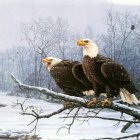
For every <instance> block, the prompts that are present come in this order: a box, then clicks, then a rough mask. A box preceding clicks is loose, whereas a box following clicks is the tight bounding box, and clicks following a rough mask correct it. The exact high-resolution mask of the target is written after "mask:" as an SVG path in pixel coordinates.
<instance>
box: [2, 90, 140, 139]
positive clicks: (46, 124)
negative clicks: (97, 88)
mask: <svg viewBox="0 0 140 140" xmlns="http://www.w3.org/2000/svg"><path fill="white" fill-rule="evenodd" d="M17 100H19V101H21V102H22V101H24V100H25V99H24V98H21V97H15V96H6V93H2V92H1V93H0V104H6V105H7V106H6V107H0V130H1V131H0V132H1V133H10V132H14V133H15V132H16V133H18V132H24V133H25V132H29V131H31V130H32V128H33V127H34V125H30V126H27V125H28V124H29V123H30V122H31V121H32V120H33V117H31V116H22V115H20V111H21V110H20V108H19V107H15V108H13V107H12V105H13V104H14V103H16V101H17ZM25 106H36V107H38V108H42V109H43V110H44V112H46V113H50V112H52V111H55V110H58V109H59V108H61V107H62V105H58V104H55V103H48V102H45V101H42V100H36V99H28V100H27V101H26V103H25ZM82 113H84V111H82V110H81V112H80V114H82ZM99 115H100V116H104V117H118V118H119V117H120V113H117V112H109V111H104V112H101V113H100V114H99ZM61 116H65V114H64V113H61V114H59V115H56V116H54V117H52V118H49V119H42V120H40V121H39V124H38V127H37V134H38V135H39V136H40V137H41V138H42V140H81V139H92V140H93V139H95V138H102V137H119V136H124V135H127V134H128V133H124V134H122V133H121V132H120V130H121V128H122V127H123V125H124V123H121V124H120V125H119V126H115V124H116V122H113V121H107V120H100V119H90V120H89V121H88V122H84V123H83V124H81V123H82V121H76V122H75V123H74V125H73V126H72V127H71V131H70V132H71V133H70V134H69V133H68V130H67V129H61V130H60V131H59V132H58V133H57V131H58V129H59V128H60V127H63V126H64V125H65V124H68V123H70V122H71V119H67V120H66V121H64V119H60V118H59V117H61ZM126 118H128V116H126ZM130 119H131V118H130ZM80 120H83V119H80ZM139 129H140V125H139V126H137V127H136V126H135V125H133V126H132V127H131V128H130V129H129V130H128V131H127V132H129V134H133V133H135V132H139ZM14 133H13V135H14Z"/></svg>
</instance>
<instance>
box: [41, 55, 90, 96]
mask: <svg viewBox="0 0 140 140" xmlns="http://www.w3.org/2000/svg"><path fill="white" fill-rule="evenodd" d="M42 62H43V63H44V64H45V67H46V69H47V70H48V71H49V72H50V74H51V76H52V77H53V79H54V80H55V82H56V84H57V85H58V86H59V87H60V88H61V89H62V90H63V91H64V93H65V94H67V95H70V96H77V97H83V96H84V95H90V94H93V91H92V89H93V86H92V83H91V82H90V81H89V80H88V79H87V78H86V76H85V75H84V72H83V69H82V64H80V63H79V62H78V61H70V60H61V59H58V58H54V57H47V58H44V59H42Z"/></svg>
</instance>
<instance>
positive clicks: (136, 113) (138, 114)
mask: <svg viewBox="0 0 140 140" xmlns="http://www.w3.org/2000/svg"><path fill="white" fill-rule="evenodd" d="M11 78H12V80H13V81H14V82H15V83H16V84H17V85H18V86H19V88H21V89H27V90H32V91H37V92H40V93H42V94H45V95H49V96H52V97H54V98H56V99H61V100H64V101H70V102H76V103H78V104H80V105H81V106H82V107H85V108H92V109H96V108H103V107H102V106H101V105H96V106H92V107H88V106H87V105H86V102H87V101H88V100H86V99H83V98H80V97H74V96H69V95H65V94H62V93H56V92H54V91H51V90H49V89H47V88H42V87H35V86H29V85H26V84H23V83H22V82H20V81H19V80H18V79H16V78H15V77H14V76H12V75H11ZM106 108H108V109H111V110H115V111H119V112H122V113H125V114H127V115H130V116H133V117H134V118H136V119H138V120H140V110H138V109H135V108H132V107H128V106H127V105H122V104H120V103H117V102H113V103H112V106H109V107H106Z"/></svg>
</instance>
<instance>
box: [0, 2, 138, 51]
mask: <svg viewBox="0 0 140 140" xmlns="http://www.w3.org/2000/svg"><path fill="white" fill-rule="evenodd" d="M112 4H113V5H115V9H116V10H119V11H120V10H122V11H125V10H127V11H129V10H130V11H131V12H133V13H139V12H140V10H139V7H140V0H73V1H72V0H0V51H3V50H6V49H7V48H11V47H13V46H17V45H19V44H21V41H20V40H21V23H29V22H31V20H32V19H37V18H39V17H41V18H45V17H48V16H52V17H54V18H57V17H63V18H64V19H66V20H68V21H69V23H70V25H71V26H72V28H73V30H76V31H78V32H82V31H83V30H84V28H85V27H86V26H87V25H92V26H93V27H94V28H95V30H96V31H99V32H100V30H101V29H103V28H104V26H103V24H104V19H105V16H106V10H107V9H109V8H110V7H111V5H112Z"/></svg>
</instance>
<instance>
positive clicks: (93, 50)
mask: <svg viewBox="0 0 140 140" xmlns="http://www.w3.org/2000/svg"><path fill="white" fill-rule="evenodd" d="M77 45H78V46H81V47H83V55H84V56H85V55H88V56H90V57H91V58H94V57H96V56H97V55H98V52H99V50H98V46H97V44H96V43H94V42H93V41H92V40H90V39H80V40H78V41H77Z"/></svg>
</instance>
